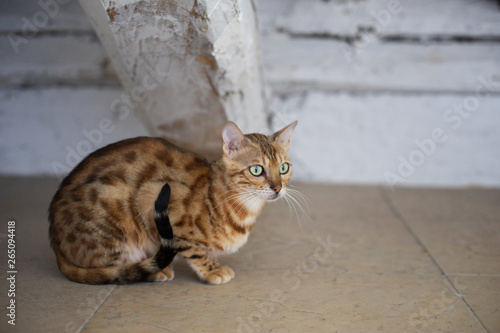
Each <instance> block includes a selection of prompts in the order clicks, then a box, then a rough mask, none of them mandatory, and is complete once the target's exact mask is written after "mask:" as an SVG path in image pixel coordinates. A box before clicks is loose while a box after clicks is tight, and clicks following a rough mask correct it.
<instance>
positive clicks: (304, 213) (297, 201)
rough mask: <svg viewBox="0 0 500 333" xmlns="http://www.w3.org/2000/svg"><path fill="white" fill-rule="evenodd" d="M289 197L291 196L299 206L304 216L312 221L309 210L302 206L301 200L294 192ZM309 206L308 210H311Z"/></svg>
mask: <svg viewBox="0 0 500 333" xmlns="http://www.w3.org/2000/svg"><path fill="white" fill-rule="evenodd" d="M289 198H290V200H292V201H293V202H294V203H295V204H296V205H297V206H298V207H299V210H300V212H301V213H302V216H304V217H305V218H306V220H308V221H312V220H311V218H310V217H309V214H308V212H307V211H306V210H305V209H304V207H302V204H301V203H300V201H299V200H297V198H295V197H294V194H293V193H290V196H289ZM307 208H308V211H309V207H307Z"/></svg>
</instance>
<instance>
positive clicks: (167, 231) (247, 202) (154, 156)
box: [49, 121, 297, 284]
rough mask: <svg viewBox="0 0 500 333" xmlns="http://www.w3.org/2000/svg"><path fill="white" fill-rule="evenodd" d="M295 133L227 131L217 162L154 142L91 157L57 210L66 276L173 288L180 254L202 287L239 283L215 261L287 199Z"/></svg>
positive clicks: (61, 194) (53, 222)
mask: <svg viewBox="0 0 500 333" xmlns="http://www.w3.org/2000/svg"><path fill="white" fill-rule="evenodd" d="M296 125H297V121H295V122H293V123H292V124H290V125H288V126H286V127H285V128H283V129H282V130H280V131H278V132H276V133H275V134H273V135H271V136H265V135H263V134H247V135H244V134H243V133H242V132H241V130H240V129H239V128H238V127H237V126H236V125H235V124H234V123H232V122H228V123H227V124H226V125H225V126H224V128H223V130H222V138H223V147H222V148H223V155H222V157H221V158H220V159H218V160H216V161H214V162H212V163H209V162H208V161H207V160H206V159H205V158H203V157H201V156H199V155H197V154H195V153H192V152H189V151H187V150H185V149H183V148H180V147H177V146H175V145H173V144H172V143H170V142H168V141H166V140H163V139H159V138H148V137H139V138H135V139H128V140H124V141H120V142H117V143H114V144H111V145H109V146H106V147H104V148H102V149H99V150H97V151H96V152H94V153H92V154H90V155H89V156H88V157H86V158H85V159H84V160H83V161H82V162H81V163H80V164H79V165H77V166H76V167H75V169H74V170H73V171H72V172H71V173H70V174H69V175H68V176H67V177H66V178H65V179H64V180H63V181H62V183H61V185H60V187H59V189H58V191H57V192H56V194H55V196H54V198H53V199H52V203H51V205H50V209H49V220H50V227H49V235H50V240H51V245H52V248H53V249H54V252H55V254H56V258H57V263H58V266H59V269H60V270H61V272H62V273H63V274H64V275H66V277H68V278H69V279H70V280H73V281H76V282H80V283H88V284H106V283H114V284H124V283H132V282H139V281H166V280H171V279H173V277H174V273H173V270H172V267H171V266H172V265H171V262H172V259H173V258H174V256H175V255H177V254H179V255H180V256H182V257H184V258H186V259H187V261H188V263H189V265H190V266H191V267H192V268H193V270H194V271H195V272H196V274H197V275H198V277H199V278H200V279H201V280H202V281H205V282H207V283H210V284H222V283H226V282H228V281H230V280H231V279H232V278H233V277H234V272H233V270H232V269H231V268H229V267H226V266H221V265H219V263H218V262H217V260H216V257H217V256H218V255H220V254H227V253H233V252H235V251H236V250H238V249H239V248H240V247H241V246H242V245H244V244H245V243H246V241H247V239H248V235H249V233H250V231H251V230H252V228H253V227H254V224H255V220H256V218H257V217H258V216H259V214H260V212H261V210H262V208H263V206H264V204H265V202H266V201H273V200H276V199H278V198H280V197H283V196H284V195H285V194H286V191H287V183H288V181H289V179H290V176H291V174H292V164H291V163H290V160H289V157H288V150H289V147H290V138H291V135H292V132H293V130H294V129H295V126H296Z"/></svg>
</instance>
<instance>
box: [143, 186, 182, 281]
mask: <svg viewBox="0 0 500 333" xmlns="http://www.w3.org/2000/svg"><path fill="white" fill-rule="evenodd" d="M170 193H171V190H170V185H168V184H165V185H164V186H163V187H162V189H161V191H160V194H159V195H158V198H157V199H156V201H155V210H154V214H155V223H156V228H157V229H158V233H159V234H160V237H161V239H162V245H161V247H160V251H159V252H158V254H157V256H158V255H162V254H163V255H164V258H163V259H164V262H163V265H162V266H163V267H164V268H163V269H162V270H161V271H160V272H158V273H155V274H153V275H150V276H148V278H147V280H148V281H157V282H162V281H168V280H172V279H173V278H174V270H173V268H172V265H171V262H172V260H173V259H174V257H175V255H176V254H177V251H176V250H174V248H173V247H172V244H173V238H174V233H173V230H172V225H171V224H170V220H169V218H168V203H169V201H170ZM160 267H161V266H160Z"/></svg>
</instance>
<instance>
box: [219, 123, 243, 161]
mask: <svg viewBox="0 0 500 333" xmlns="http://www.w3.org/2000/svg"><path fill="white" fill-rule="evenodd" d="M222 140H223V141H224V145H223V146H222V149H223V150H224V153H225V154H226V156H228V157H229V156H231V154H233V153H234V152H236V151H238V150H240V149H241V148H243V146H244V145H245V136H244V135H243V133H242V132H241V130H240V129H239V127H238V126H236V124H235V123H233V122H232V121H228V122H227V123H226V125H224V128H223V129H222Z"/></svg>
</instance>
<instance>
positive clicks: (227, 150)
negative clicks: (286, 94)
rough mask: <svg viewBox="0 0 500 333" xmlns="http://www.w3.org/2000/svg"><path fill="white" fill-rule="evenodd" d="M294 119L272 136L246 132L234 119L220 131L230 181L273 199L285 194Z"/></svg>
mask: <svg viewBox="0 0 500 333" xmlns="http://www.w3.org/2000/svg"><path fill="white" fill-rule="evenodd" d="M295 126H297V121H294V122H293V123H291V124H290V125H288V126H286V127H285V128H283V129H281V130H279V131H278V132H276V133H274V134H273V135H270V136H266V135H263V134H246V135H244V134H243V133H242V132H241V130H240V129H239V128H238V126H236V124H234V123H233V122H228V123H227V124H226V125H225V126H224V129H223V130H222V139H223V141H224V144H223V150H224V156H223V162H224V164H225V165H226V169H227V171H228V176H229V177H230V181H231V182H233V183H235V184H237V185H238V186H239V187H240V188H242V190H244V191H245V192H248V193H251V194H252V195H255V196H256V197H258V198H261V199H264V200H267V201H273V200H276V199H278V198H280V197H281V196H283V195H284V193H285V192H286V185H287V183H288V181H289V180H290V176H291V175H292V163H291V162H290V159H289V157H288V149H289V148H290V138H291V136H292V133H293V130H294V129H295Z"/></svg>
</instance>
